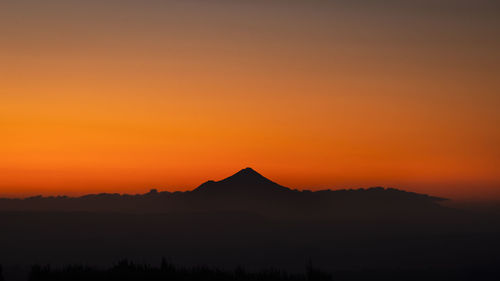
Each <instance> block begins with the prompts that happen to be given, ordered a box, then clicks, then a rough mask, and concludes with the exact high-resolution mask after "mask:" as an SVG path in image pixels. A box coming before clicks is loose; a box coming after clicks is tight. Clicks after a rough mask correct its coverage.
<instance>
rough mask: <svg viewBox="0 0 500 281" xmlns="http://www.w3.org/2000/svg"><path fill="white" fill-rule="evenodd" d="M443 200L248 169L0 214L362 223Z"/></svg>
mask: <svg viewBox="0 0 500 281" xmlns="http://www.w3.org/2000/svg"><path fill="white" fill-rule="evenodd" d="M442 200H445V199H443V198H438V197H433V196H428V195H425V194H417V193H413V192H406V191H402V190H398V189H394V188H382V187H374V188H368V189H357V190H336V191H332V190H320V191H309V190H303V191H299V190H292V189H290V188H287V187H284V186H281V185H279V184H277V183H275V182H273V181H271V180H269V179H267V178H265V177H264V176H262V175H261V174H259V173H258V172H256V171H254V170H253V169H251V168H246V169H243V170H241V171H239V172H237V173H236V174H234V175H232V176H230V177H228V178H225V179H223V180H220V181H207V182H205V183H203V184H201V185H200V186H199V187H198V188H196V189H194V190H192V191H186V192H157V191H156V190H152V191H151V192H149V193H146V194H139V195H127V194H125V195H120V194H108V193H102V194H89V195H85V196H81V197H75V198H73V197H66V196H58V197H42V196H37V197H30V198H26V199H0V211H87V212H103V211H106V212H128V213H167V212H221V211H224V212H227V211H237V212H249V213H255V214H259V215H264V216H268V217H280V218H292V219H303V218H310V219H314V218H365V217H373V216H392V215H394V214H397V215H398V216H402V215H408V216H411V215H416V214H418V215H422V214H426V213H432V212H436V211H442V210H443V209H444V208H443V207H441V206H440V205H439V204H438V202H439V201H442Z"/></svg>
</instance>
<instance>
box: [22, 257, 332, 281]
mask: <svg viewBox="0 0 500 281" xmlns="http://www.w3.org/2000/svg"><path fill="white" fill-rule="evenodd" d="M59 280H60V281H66V280H81V281H99V280H103V281H104V280H116V281H128V280H130V281H143V280H165V281H176V280H179V281H180V280H185V281H190V280H192V281H206V280H214V281H215V280H217V281H218V280H220V281H233V280H234V281H237V280H238V281H247V280H248V281H258V280H262V281H264V280H268V281H308V280H310V281H313V280H317V281H323V280H324V281H327V280H332V279H331V275H330V274H328V273H326V272H323V271H320V270H318V269H316V268H314V267H313V266H312V265H308V266H307V268H306V273H305V274H288V273H286V272H284V271H281V270H278V269H267V270H262V271H258V272H248V271H246V270H245V269H243V268H242V267H237V268H236V269H235V270H221V269H217V268H210V267H203V266H200V267H190V268H185V267H179V266H176V265H173V264H171V263H168V262H166V261H165V260H164V259H163V260H162V263H161V265H160V267H153V266H150V265H144V264H134V263H133V262H130V261H128V260H122V261H120V262H118V263H117V264H116V265H114V266H113V267H111V268H109V269H104V270H103V269H96V268H91V267H85V266H66V267H64V268H62V269H56V270H54V269H52V268H50V266H46V267H41V266H38V265H35V266H33V267H32V268H31V271H30V274H29V278H28V281H59Z"/></svg>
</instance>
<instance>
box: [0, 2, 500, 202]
mask: <svg viewBox="0 0 500 281" xmlns="http://www.w3.org/2000/svg"><path fill="white" fill-rule="evenodd" d="M250 2H251V1H234V2H233V1H206V2H205V1H62V0H61V1H34V0H33V1H4V2H2V3H1V4H0V34H1V35H2V36H1V37H0V131H1V133H0V195H1V196H8V197H24V196H31V195H36V194H44V195H58V194H66V195H78V194H85V193H95V192H119V193H144V192H147V191H148V190H149V189H151V188H157V189H159V190H169V191H174V190H190V189H193V188H195V187H196V186H198V185H199V184H201V183H202V182H204V181H206V180H210V179H213V180H218V179H222V178H224V177H227V176H229V175H231V174H233V173H234V172H236V171H238V170H239V169H242V168H245V167H253V168H254V169H255V170H257V171H259V172H261V173H262V174H263V175H265V176H267V177H268V178H270V179H272V180H274V181H276V182H278V183H280V184H282V185H285V186H288V187H291V188H297V189H325V188H330V189H340V188H359V187H370V186H391V187H396V188H401V189H405V190H409V191H415V192H423V193H429V194H433V195H437V196H444V197H449V198H458V199H477V198H479V199H486V198H488V199H492V198H499V199H500V129H499V124H500V113H499V112H500V111H499V108H500V82H499V81H500V80H499V77H500V51H499V50H500V31H499V30H500V29H499V28H498V26H499V24H500V17H498V15H496V14H494V13H491V12H490V9H489V8H488V6H487V5H485V7H484V9H479V8H478V9H475V10H470V9H468V8H467V7H466V4H463V3H462V2H463V1H456V4H454V5H452V6H453V8H452V9H450V10H446V11H444V12H443V11H442V7H441V6H440V4H435V5H430V4H429V5H428V6H432V7H434V9H420V10H419V9H418V4H408V3H407V4H396V2H394V4H393V6H392V9H390V10H386V9H382V7H378V6H377V5H375V4H373V5H372V6H368V7H367V6H363V7H361V6H356V5H355V4H349V1H337V2H335V4H333V3H330V2H328V1H310V2H309V1H290V2H287V3H288V4H287V5H285V6H283V3H284V1H256V2H255V3H254V2H252V3H254V4H253V5H250V4H249V3H250ZM423 2H426V1H423ZM436 2H441V1H436ZM442 2H447V3H448V2H449V3H448V4H450V3H452V2H453V3H455V2H454V1H442ZM195 3H196V5H194V4H195ZM306 3H309V4H306ZM400 3H406V2H405V1H401V2H400ZM410 6H411V7H410ZM413 6H415V7H413ZM410 9H411V11H412V12H411V13H410V12H409V10H410ZM63 11H64V12H63ZM369 11H370V13H368V12H369ZM416 11H417V12H416ZM332 14H333V15H335V16H332ZM410 14H411V16H409V15H410ZM299 19H300V21H299ZM179 27H181V28H179Z"/></svg>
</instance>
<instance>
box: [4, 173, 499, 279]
mask: <svg viewBox="0 0 500 281" xmlns="http://www.w3.org/2000/svg"><path fill="white" fill-rule="evenodd" d="M441 201H443V199H441V198H437V197H432V196H428V195H423V194H416V193H412V192H405V191H401V190H397V189H392V188H388V189H386V188H380V187H376V188H369V189H358V190H337V191H331V190H322V191H315V192H313V191H298V190H292V189H289V188H287V187H284V186H281V185H279V184H277V183H274V182H272V181H270V180H268V179H266V178H265V177H263V176H262V175H260V174H259V173H257V172H255V171H254V170H252V169H250V168H247V169H243V170H241V171H239V172H238V173H236V174H234V175H233V176H231V177H229V178H226V179H224V180H221V181H208V182H206V183H204V184H202V185H200V186H199V187H198V188H196V189H195V190H193V191H187V192H172V193H171V192H157V191H156V190H152V191H151V192H149V193H146V194H140V195H119V194H94V195H86V196H82V197H77V198H70V197H33V198H28V199H0V228H1V231H0V264H3V265H4V275H5V277H6V279H7V281H21V280H23V281H25V280H26V279H27V278H28V275H27V273H28V271H29V266H30V265H32V264H51V265H52V266H53V267H52V268H53V269H52V270H49V269H48V268H45V267H35V268H33V270H32V274H31V278H32V279H31V280H71V279H72V278H69V277H68V274H70V275H71V274H77V275H80V274H81V275H82V276H84V277H82V278H76V277H75V279H74V280H90V279H92V280H104V279H102V278H104V277H106V278H108V277H109V278H108V279H106V280H115V279H113V278H115V277H116V276H117V275H113V274H115V273H116V270H117V268H121V269H122V270H124V271H126V272H128V271H134V272H136V273H130V275H128V274H127V276H130V278H132V276H136V277H137V278H136V279H130V280H165V279H163V277H164V275H161V274H166V273H165V272H164V271H163V273H161V272H162V271H161V269H155V268H154V267H151V266H142V265H137V264H135V265H134V264H130V263H129V264H127V266H125V264H121V267H120V265H119V266H118V267H116V266H115V267H113V268H111V269H109V270H104V269H102V268H107V267H109V265H110V264H113V263H114V262H116V261H117V260H120V259H123V258H130V259H131V260H134V261H139V262H141V264H155V262H156V261H158V260H159V259H160V258H161V257H162V256H168V257H169V258H172V260H174V261H175V262H176V263H177V264H178V265H179V266H177V267H173V266H170V265H169V266H170V267H169V268H170V269H171V270H174V272H181V273H179V274H181V275H182V276H181V277H178V280H201V279H203V280H292V279H293V278H296V279H294V280H319V279H321V278H326V276H327V275H324V274H320V273H319V271H306V274H305V275H304V270H303V269H304V264H305V263H306V261H307V260H309V259H312V260H314V262H315V266H317V267H318V268H321V269H323V270H325V271H327V272H329V273H332V274H333V275H332V276H333V280H432V278H431V277H433V276H439V277H440V278H438V279H439V280H487V278H486V277H499V275H498V270H497V269H498V268H500V266H499V265H500V240H499V239H498V237H500V216H498V215H495V216H493V215H480V214H475V213H470V212H465V211H462V210H457V209H451V208H447V207H443V206H442V205H440V202H441ZM67 264H85V265H88V266H89V267H68V268H67V269H65V270H62V271H61V270H59V269H57V268H61V266H64V265H67ZM197 265H205V266H208V267H206V268H205V267H204V269H200V268H198V269H193V266H197ZM239 265H243V266H244V267H245V268H246V269H247V270H248V271H246V273H245V274H242V273H241V272H240V275H237V276H238V278H239V279H238V278H236V275H235V272H234V271H233V269H234V268H236V267H237V266H239ZM16 266H17V267H16ZM214 267H217V268H220V269H219V270H213V269H207V268H214ZM269 267H274V268H279V269H282V270H285V271H286V272H289V275H281V273H280V275H279V276H278V275H276V274H277V273H276V271H273V272H274V273H269V272H267V273H262V272H260V271H259V270H261V269H262V268H269ZM16 268H17V269H16ZM20 268H24V269H22V270H21V269H20ZM96 268H97V269H96ZM186 268H187V269H186ZM163 270H165V268H163ZM200 270H201V271H202V272H204V273H203V274H206V275H204V276H205V277H203V278H202V277H200V276H202V275H203V274H201V275H200ZM118 271H119V270H118ZM75 272H76V273H75ZM137 272H139V273H137ZM141 272H142V273H141ZM152 272H153V273H152ZM259 272H260V273H259ZM307 272H309V273H307ZM471 272H472V273H471ZM478 272H481V273H482V275H481V274H479V273H478ZM23 274H24V275H23ZM110 274H111V275H112V277H110ZM134 274H135V275H134ZM149 274H153V275H154V276H156V275H155V274H160V275H161V276H163V277H161V278H160V277H158V278H156V277H153V275H152V276H150V275H149ZM169 274H170V273H169ZM259 274H260V275H259ZM265 274H271V275H273V274H274V275H273V276H274V277H272V276H270V275H265ZM301 274H302V275H301ZM215 275H217V276H216V277H214V276H215ZM44 276H45V277H44ZM85 276H86V277H85ZM89 276H93V277H92V278H90V277H89ZM103 276H104V277H103ZM113 276H114V277H113ZM139 276H140V278H139ZM147 276H149V277H147ZM206 276H211V277H210V278H208V277H206ZM314 276H316V277H314ZM471 276H473V277H476V279H474V278H470V277H471ZM87 277H88V278H90V279H88V278H87ZM150 277H151V278H150ZM212 277H213V278H212ZM466 277H467V278H466ZM479 277H481V278H479ZM110 278H111V279H110ZM197 278H198V279H197ZM200 278H201V279H200ZM280 278H282V279H280ZM283 278H284V279H283ZM286 278H291V279H286ZM391 278H392V279H391ZM408 278H409V279H408ZM412 278H413V279H412ZM168 280H176V279H168Z"/></svg>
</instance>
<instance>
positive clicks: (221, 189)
mask: <svg viewBox="0 0 500 281" xmlns="http://www.w3.org/2000/svg"><path fill="white" fill-rule="evenodd" d="M277 191H290V189H289V188H287V187H284V186H281V185H279V184H277V183H275V182H273V181H271V180H269V179H267V178H266V177H264V176H262V175H261V174H259V173H258V172H256V171H255V170H254V169H252V168H245V169H243V170H240V171H239V172H237V173H236V174H234V175H232V176H230V177H227V178H225V179H223V180H220V181H207V182H205V183H203V184H202V185H200V186H199V187H197V188H196V189H195V190H194V192H202V193H213V194H226V195H227V194H235V193H237V194H244V195H249V194H256V193H260V194H261V193H269V192H277Z"/></svg>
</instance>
